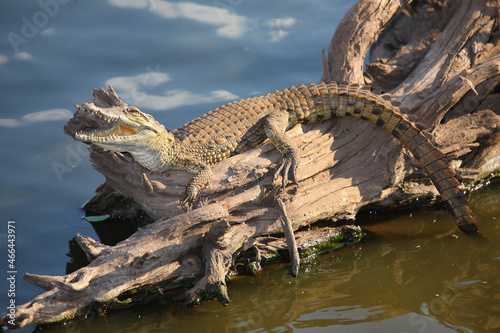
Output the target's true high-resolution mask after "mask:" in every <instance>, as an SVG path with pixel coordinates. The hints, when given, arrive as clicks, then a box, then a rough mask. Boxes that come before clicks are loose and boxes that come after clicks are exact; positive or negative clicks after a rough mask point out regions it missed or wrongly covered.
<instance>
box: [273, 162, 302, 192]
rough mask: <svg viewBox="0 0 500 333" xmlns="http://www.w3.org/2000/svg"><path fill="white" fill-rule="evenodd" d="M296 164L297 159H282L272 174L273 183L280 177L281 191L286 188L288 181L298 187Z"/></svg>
mask: <svg viewBox="0 0 500 333" xmlns="http://www.w3.org/2000/svg"><path fill="white" fill-rule="evenodd" d="M297 164H298V163H297V159H296V158H294V156H285V157H283V159H282V161H281V163H280V164H279V165H278V169H277V170H276V172H275V173H274V176H273V183H274V182H275V181H276V180H277V179H278V177H279V176H281V177H282V186H283V189H284V188H285V187H286V185H287V183H288V181H291V182H292V183H293V184H296V185H299V183H298V182H297Z"/></svg>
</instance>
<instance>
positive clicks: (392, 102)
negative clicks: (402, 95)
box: [391, 99, 401, 108]
mask: <svg viewBox="0 0 500 333" xmlns="http://www.w3.org/2000/svg"><path fill="white" fill-rule="evenodd" d="M391 104H392V106H394V107H396V108H399V106H400V105H401V102H400V101H398V100H396V99H392V100H391Z"/></svg>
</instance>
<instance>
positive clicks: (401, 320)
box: [54, 181, 500, 333]
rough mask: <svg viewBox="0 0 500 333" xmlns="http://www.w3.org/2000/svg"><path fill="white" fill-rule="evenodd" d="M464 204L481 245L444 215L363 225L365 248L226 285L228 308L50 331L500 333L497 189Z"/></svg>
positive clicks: (117, 316)
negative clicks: (472, 214)
mask: <svg viewBox="0 0 500 333" xmlns="http://www.w3.org/2000/svg"><path fill="white" fill-rule="evenodd" d="M470 201H471V206H472V209H473V210H474V212H475V216H476V217H477V220H478V223H479V225H480V227H481V230H482V232H483V234H484V235H485V238H486V240H485V241H478V240H476V239H471V238H469V237H467V236H465V235H464V234H462V233H460V232H459V231H458V230H457V229H456V228H455V226H454V223H453V220H452V218H451V217H450V216H449V214H448V212H447V211H445V210H440V211H435V210H426V211H417V212H415V211H413V212H407V213H406V212H403V213H401V214H399V215H397V216H395V215H385V214H384V215H383V216H376V217H373V218H367V219H366V220H367V221H365V222H364V223H363V228H364V229H365V230H367V231H369V232H370V233H371V234H370V235H369V237H367V238H366V240H365V241H364V242H362V243H358V244H355V245H352V246H349V247H347V248H344V249H342V250H339V251H335V252H333V253H327V254H322V255H319V256H316V257H314V258H310V259H308V260H305V261H304V262H303V263H302V267H301V271H300V274H299V276H298V277H297V278H295V279H294V278H291V277H290V276H288V275H286V272H287V267H286V266H285V265H283V267H279V268H278V269H274V270H271V271H267V272H264V273H263V274H262V276H261V277H260V278H248V279H246V280H239V281H233V282H230V284H229V295H230V297H231V300H232V302H231V303H230V304H229V305H228V306H226V307H222V306H221V305H220V304H219V303H217V302H216V301H211V302H206V303H203V304H202V305H201V306H199V307H196V308H194V309H191V310H190V311H183V312H179V311H176V310H175V309H176V307H177V306H179V304H172V303H167V304H146V305H139V306H135V307H132V308H129V309H124V310H121V311H117V312H114V313H111V314H109V315H108V316H107V317H105V318H91V319H89V320H87V321H86V322H81V323H78V324H72V325H70V326H67V327H64V328H62V327H61V328H57V329H54V332H61V331H63V330H64V331H65V332H159V331H164V330H165V331H170V332H291V331H294V332H296V331H298V332H301V331H303V332H331V331H338V332H420V333H421V332H486V331H490V332H498V331H500V245H499V241H500V229H499V227H498V225H499V222H500V182H498V181H497V182H496V183H494V184H491V185H490V186H487V187H485V188H483V189H480V190H478V191H476V192H474V193H473V194H472V196H471V197H470ZM274 268H276V267H274Z"/></svg>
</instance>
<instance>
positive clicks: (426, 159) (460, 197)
mask: <svg viewBox="0 0 500 333" xmlns="http://www.w3.org/2000/svg"><path fill="white" fill-rule="evenodd" d="M304 88H306V89H307V90H308V91H309V92H310V93H311V95H312V97H313V98H314V99H315V103H314V104H315V105H316V106H317V107H316V110H315V111H316V113H317V115H315V116H313V117H307V118H305V119H304V120H305V121H301V122H315V121H317V120H319V119H320V118H326V117H325V114H326V113H327V112H328V113H330V116H329V117H331V116H350V117H354V118H360V119H364V120H367V121H369V122H371V123H374V124H376V125H378V126H379V127H382V128H383V129H384V130H385V131H387V132H388V133H390V134H392V135H393V136H394V137H396V138H397V139H399V141H401V143H402V144H403V145H404V146H405V147H406V148H407V149H408V150H409V151H410V152H411V153H412V154H413V156H415V158H416V159H417V160H418V162H419V164H420V166H421V167H422V168H423V169H424V170H425V172H426V173H427V175H428V176H429V178H430V179H431V180H432V182H433V184H434V185H435V186H436V188H437V190H438V191H439V193H440V195H441V197H442V199H443V200H444V202H445V203H446V205H447V207H448V209H449V210H450V212H451V215H452V216H453V218H454V219H455V221H456V224H457V226H458V227H459V228H460V229H461V230H462V231H463V232H465V233H467V234H474V233H477V232H479V229H478V227H477V224H476V221H475V220H474V218H473V217H472V211H471V210H470V208H469V205H468V202H467V199H466V198H465V196H464V193H463V192H462V191H461V190H460V188H459V185H460V184H459V183H458V181H457V180H456V178H455V173H454V172H453V170H452V169H451V168H450V164H449V163H448V160H447V159H446V157H445V155H444V154H443V153H442V152H441V151H440V150H439V149H437V148H436V147H435V146H434V145H433V144H432V143H431V142H430V141H429V139H428V138H427V137H426V136H425V135H424V133H423V132H422V130H420V129H419V128H418V127H417V126H416V125H415V124H414V123H413V122H411V121H410V120H409V119H408V117H407V115H405V114H404V113H402V112H401V110H400V108H399V104H400V103H399V102H398V101H391V96H389V95H380V94H378V93H374V92H371V91H370V87H367V86H365V87H360V86H357V85H337V84H336V83H335V82H332V83H330V84H328V85H327V84H325V83H320V84H319V85H317V86H316V85H309V86H307V87H305V86H301V87H298V90H299V91H301V92H304V90H305V89H304ZM312 113H313V110H311V114H312ZM327 117H328V116H327ZM329 117H328V118H329ZM311 119H312V120H313V121H310V120H311Z"/></svg>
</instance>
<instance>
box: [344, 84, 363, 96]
mask: <svg viewBox="0 0 500 333" xmlns="http://www.w3.org/2000/svg"><path fill="white" fill-rule="evenodd" d="M359 88H360V86H359V84H351V85H349V87H348V89H347V94H348V95H349V96H352V97H357V96H358V93H359Z"/></svg>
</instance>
